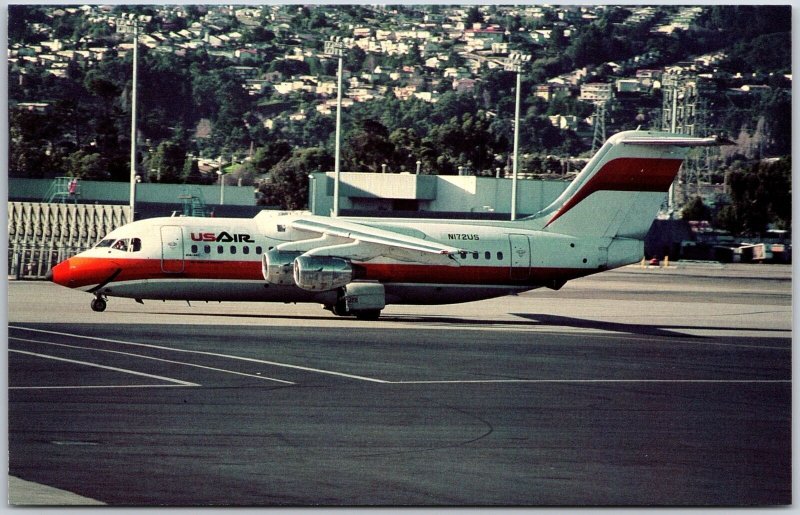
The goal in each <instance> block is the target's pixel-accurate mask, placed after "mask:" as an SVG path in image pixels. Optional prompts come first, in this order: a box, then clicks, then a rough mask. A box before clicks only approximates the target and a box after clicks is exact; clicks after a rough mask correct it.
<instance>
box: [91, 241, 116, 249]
mask: <svg viewBox="0 0 800 515" xmlns="http://www.w3.org/2000/svg"><path fill="white" fill-rule="evenodd" d="M114 241H115V240H114V238H107V239H105V240H101V241H100V242H99V243H98V244H97V245H95V246H94V248H96V249H99V248H102V247H110V246H111V244H112V243H114Z"/></svg>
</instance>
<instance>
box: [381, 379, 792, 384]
mask: <svg viewBox="0 0 800 515" xmlns="http://www.w3.org/2000/svg"><path fill="white" fill-rule="evenodd" d="M386 382H387V383H389V384H482V383H592V384H597V383H668V384H669V383H674V384H682V383H722V384H730V383H732V384H739V383H741V384H753V383H756V384H762V383H763V384H779V383H789V384H791V382H792V380H791V379H466V380H463V381H461V380H457V379H456V380H452V381H386Z"/></svg>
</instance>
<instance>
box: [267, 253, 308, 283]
mask: <svg viewBox="0 0 800 515" xmlns="http://www.w3.org/2000/svg"><path fill="white" fill-rule="evenodd" d="M300 254H302V252H296V251H288V252H287V251H281V250H276V249H271V250H269V251H267V252H266V253H265V254H263V255H262V256H261V274H262V275H263V276H264V279H265V280H266V281H267V282H268V283H270V284H281V285H285V286H290V285H293V284H294V260H295V258H296V257H297V256H299V255H300Z"/></svg>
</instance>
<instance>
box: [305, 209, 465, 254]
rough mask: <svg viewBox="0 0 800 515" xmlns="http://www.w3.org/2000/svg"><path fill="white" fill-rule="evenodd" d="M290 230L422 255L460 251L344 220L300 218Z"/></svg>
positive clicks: (456, 252)
mask: <svg viewBox="0 0 800 515" xmlns="http://www.w3.org/2000/svg"><path fill="white" fill-rule="evenodd" d="M291 225H292V228H293V229H296V230H299V231H306V232H312V233H317V234H322V235H327V236H333V237H338V238H347V239H349V240H353V241H359V242H365V243H372V244H376V245H383V246H386V247H389V248H396V249H403V250H408V251H414V252H421V253H424V254H439V255H446V256H452V255H454V254H458V253H459V252H460V251H461V249H458V248H456V247H451V246H449V245H443V244H441V243H436V242H432V241H427V240H423V239H421V238H415V237H413V236H407V235H404V234H399V233H396V232H392V231H387V230H384V229H376V228H375V227H370V226H368V225H363V224H359V223H354V222H346V221H344V220H335V221H334V220H329V219H325V220H324V221H323V220H320V219H310V218H300V219H297V220H294V221H292V222H291Z"/></svg>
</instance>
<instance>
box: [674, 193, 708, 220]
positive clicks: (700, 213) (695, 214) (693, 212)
mask: <svg viewBox="0 0 800 515" xmlns="http://www.w3.org/2000/svg"><path fill="white" fill-rule="evenodd" d="M710 215H711V211H710V210H709V209H708V207H706V205H705V204H703V199H702V198H701V197H695V198H693V199H692V200H690V201H689V202H688V203H687V204H686V205H685V206H684V207H683V210H681V219H682V220H686V221H693V222H700V221H703V220H708V219H709V217H710Z"/></svg>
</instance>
